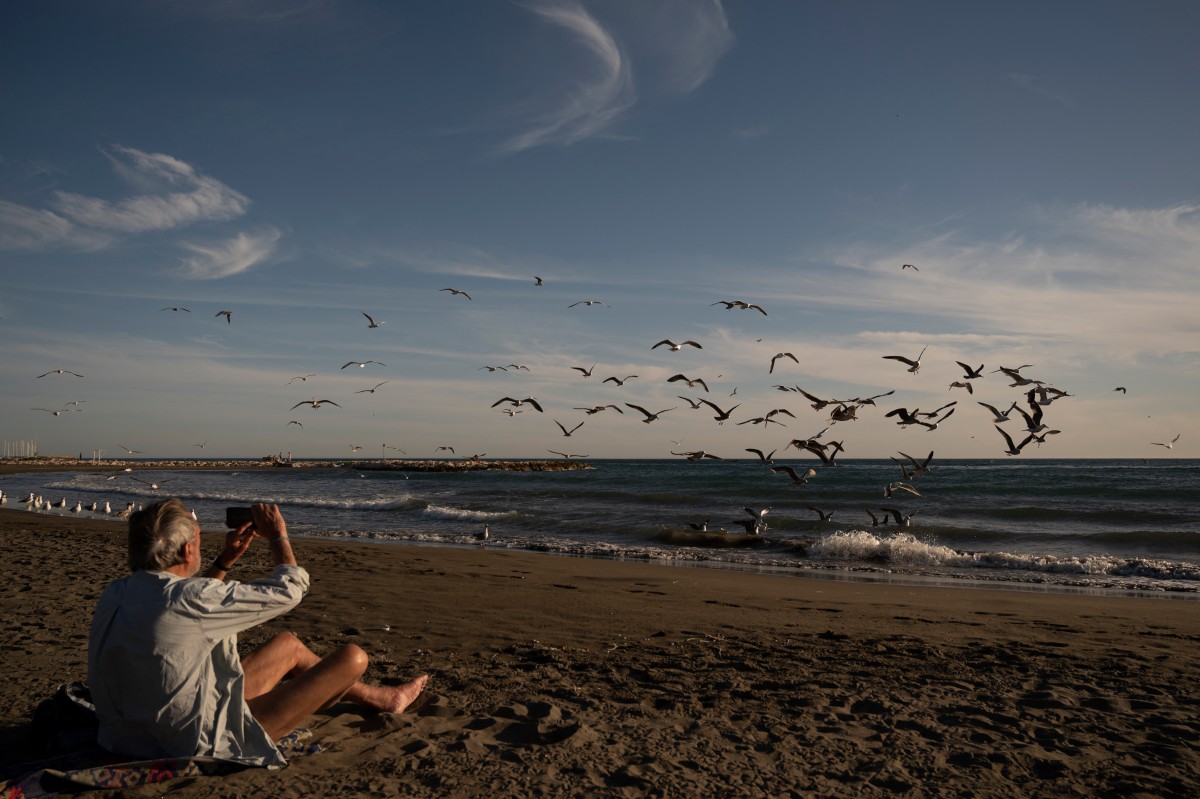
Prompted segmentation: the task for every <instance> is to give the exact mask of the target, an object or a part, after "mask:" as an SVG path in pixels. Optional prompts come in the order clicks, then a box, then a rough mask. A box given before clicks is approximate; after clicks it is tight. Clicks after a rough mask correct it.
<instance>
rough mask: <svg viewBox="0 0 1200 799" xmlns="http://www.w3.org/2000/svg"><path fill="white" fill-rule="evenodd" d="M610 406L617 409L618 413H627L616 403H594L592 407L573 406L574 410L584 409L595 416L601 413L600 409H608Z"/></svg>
mask: <svg viewBox="0 0 1200 799" xmlns="http://www.w3.org/2000/svg"><path fill="white" fill-rule="evenodd" d="M609 408H612V409H613V410H614V411H616V412H617V413H620V414H624V413H625V411H623V410H621V409H620V408H619V407H618V406H616V405H593V406H592V407H590V408H572V410H576V411H583V412H584V413H586V414H587V415H588V416H594V415H596V414H597V413H600V411H604V410H608V409H609Z"/></svg>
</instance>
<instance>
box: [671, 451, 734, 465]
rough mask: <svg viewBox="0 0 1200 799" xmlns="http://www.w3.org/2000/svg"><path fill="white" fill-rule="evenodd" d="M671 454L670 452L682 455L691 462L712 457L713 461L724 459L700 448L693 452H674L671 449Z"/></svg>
mask: <svg viewBox="0 0 1200 799" xmlns="http://www.w3.org/2000/svg"><path fill="white" fill-rule="evenodd" d="M671 454H672V455H682V456H683V457H685V458H687V459H688V460H689V461H691V462H692V463H696V462H697V461H702V460H704V459H705V458H712V459H713V460H714V461H723V460H725V459H724V458H721V457H718V456H716V455H713V454H711V453H708V452H705V451H704V450H702V449H701V450H696V451H695V452H675V451H674V450H672V451H671Z"/></svg>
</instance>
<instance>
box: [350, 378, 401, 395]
mask: <svg viewBox="0 0 1200 799" xmlns="http://www.w3.org/2000/svg"><path fill="white" fill-rule="evenodd" d="M390 382H392V381H391V380H384V381H383V382H382V383H376V384H375V388H364V389H362V390H361V391H355V392H354V393H355V394H374V393H375V389H376V388H379V387H380V386H386V385H387V384H388V383H390Z"/></svg>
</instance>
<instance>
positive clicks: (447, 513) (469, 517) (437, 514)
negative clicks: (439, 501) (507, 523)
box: [422, 505, 520, 522]
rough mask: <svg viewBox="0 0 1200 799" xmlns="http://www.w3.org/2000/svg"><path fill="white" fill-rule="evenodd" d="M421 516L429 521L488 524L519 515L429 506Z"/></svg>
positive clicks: (507, 512)
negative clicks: (444, 520) (429, 519)
mask: <svg viewBox="0 0 1200 799" xmlns="http://www.w3.org/2000/svg"><path fill="white" fill-rule="evenodd" d="M422 515H424V516H427V517H429V518H431V519H446V520H450V521H477V522H488V521H496V520H497V519H515V518H516V517H517V516H519V515H520V514H518V513H517V512H516V511H485V510H467V509H465V508H447V507H444V506H441V505H429V506H428V507H426V508H425V510H424V512H423V514H422Z"/></svg>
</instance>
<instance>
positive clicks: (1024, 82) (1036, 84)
mask: <svg viewBox="0 0 1200 799" xmlns="http://www.w3.org/2000/svg"><path fill="white" fill-rule="evenodd" d="M1004 80H1005V81H1007V82H1008V83H1010V84H1012V85H1013V86H1016V87H1017V88H1019V89H1023V90H1025V91H1027V92H1032V93H1033V94H1037V95H1040V96H1042V97H1045V98H1046V99H1047V100H1053V101H1054V102H1056V103H1059V104H1061V105H1064V106H1070V105H1071V98H1070V97H1067V96H1066V95H1065V94H1061V93H1060V92H1056V91H1054V90H1052V89H1049V88H1047V87H1046V84H1045V80H1044V79H1042V78H1041V77H1039V76H1038V75H1030V74H1029V73H1028V72H1006V73H1005V74H1004Z"/></svg>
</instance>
